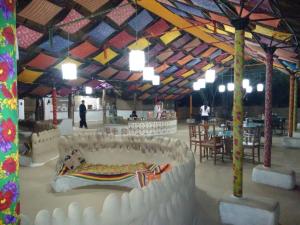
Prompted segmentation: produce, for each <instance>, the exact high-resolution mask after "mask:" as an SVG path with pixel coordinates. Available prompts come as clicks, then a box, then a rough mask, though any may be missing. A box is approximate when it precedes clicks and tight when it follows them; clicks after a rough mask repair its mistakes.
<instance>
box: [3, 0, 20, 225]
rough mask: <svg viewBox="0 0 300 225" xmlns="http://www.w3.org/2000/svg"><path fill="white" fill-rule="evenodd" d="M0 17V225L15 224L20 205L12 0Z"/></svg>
mask: <svg viewBox="0 0 300 225" xmlns="http://www.w3.org/2000/svg"><path fill="white" fill-rule="evenodd" d="M0 14H1V15H0V33H1V38H0V45H1V46H0V224H18V223H19V214H20V204H19V155H18V138H17V137H18V135H17V134H18V112H17V67H16V36H15V34H16V13H15V1H1V3H0Z"/></svg>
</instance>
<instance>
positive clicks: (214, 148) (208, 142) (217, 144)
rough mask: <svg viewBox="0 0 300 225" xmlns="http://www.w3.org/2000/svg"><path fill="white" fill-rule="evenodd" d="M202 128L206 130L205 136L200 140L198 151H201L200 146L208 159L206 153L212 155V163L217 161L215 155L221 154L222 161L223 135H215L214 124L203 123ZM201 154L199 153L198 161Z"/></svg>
mask: <svg viewBox="0 0 300 225" xmlns="http://www.w3.org/2000/svg"><path fill="white" fill-rule="evenodd" d="M201 126H203V129H204V130H205V131H206V132H207V134H206V136H207V138H206V139H205V140H203V141H201V142H200V152H202V150H201V149H202V148H203V149H204V153H205V155H206V158H207V159H208V155H213V158H214V164H215V165H216V163H217V155H218V154H221V156H222V161H223V162H224V151H225V149H224V143H223V137H222V136H218V135H216V131H215V125H209V124H204V125H200V127H201ZM201 157H202V156H201V155H200V161H201V159H202V158H201Z"/></svg>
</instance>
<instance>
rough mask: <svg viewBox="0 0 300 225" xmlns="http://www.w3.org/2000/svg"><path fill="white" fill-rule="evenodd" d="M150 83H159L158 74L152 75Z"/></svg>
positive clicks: (155, 84)
mask: <svg viewBox="0 0 300 225" xmlns="http://www.w3.org/2000/svg"><path fill="white" fill-rule="evenodd" d="M152 85H154V86H157V85H160V76H159V75H154V76H153V77H152Z"/></svg>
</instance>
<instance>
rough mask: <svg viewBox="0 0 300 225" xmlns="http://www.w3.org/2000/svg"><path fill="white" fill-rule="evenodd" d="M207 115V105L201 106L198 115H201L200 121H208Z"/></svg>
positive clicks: (208, 110) (208, 109) (208, 111)
mask: <svg viewBox="0 0 300 225" xmlns="http://www.w3.org/2000/svg"><path fill="white" fill-rule="evenodd" d="M209 113H210V108H209V106H207V105H202V106H201V107H200V114H201V120H202V121H208V117H209Z"/></svg>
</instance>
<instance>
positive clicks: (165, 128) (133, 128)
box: [105, 119, 177, 136]
mask: <svg viewBox="0 0 300 225" xmlns="http://www.w3.org/2000/svg"><path fill="white" fill-rule="evenodd" d="M176 131H177V120H176V119H170V120H146V121H145V120H143V121H128V124H105V132H106V133H109V134H115V135H133V136H155V135H166V134H174V133H176Z"/></svg>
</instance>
